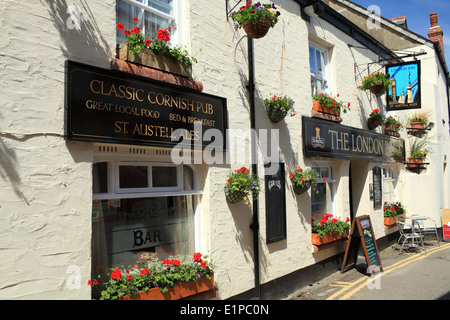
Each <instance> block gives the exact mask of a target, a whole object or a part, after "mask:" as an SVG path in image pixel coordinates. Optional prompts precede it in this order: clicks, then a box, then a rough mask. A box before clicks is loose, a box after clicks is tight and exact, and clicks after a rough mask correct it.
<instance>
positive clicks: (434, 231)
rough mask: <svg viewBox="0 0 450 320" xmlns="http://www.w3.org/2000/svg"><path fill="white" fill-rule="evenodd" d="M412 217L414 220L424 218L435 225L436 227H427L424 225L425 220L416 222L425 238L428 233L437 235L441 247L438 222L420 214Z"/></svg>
mask: <svg viewBox="0 0 450 320" xmlns="http://www.w3.org/2000/svg"><path fill="white" fill-rule="evenodd" d="M411 217H412V218H414V217H424V218H426V219H425V220H430V221H431V222H432V223H434V227H432V226H428V225H427V226H426V227H425V226H424V223H423V220H414V221H416V222H417V224H418V225H419V228H420V233H421V234H423V235H424V236H425V234H426V233H432V234H435V235H436V238H437V242H438V246H439V245H440V244H439V233H438V230H437V224H436V221H434V220H433V219H431V218H430V217H427V216H424V215H420V214H412V215H411Z"/></svg>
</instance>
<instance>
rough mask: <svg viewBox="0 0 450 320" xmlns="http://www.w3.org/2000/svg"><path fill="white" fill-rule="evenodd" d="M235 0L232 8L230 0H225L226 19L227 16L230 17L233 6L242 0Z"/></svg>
mask: <svg viewBox="0 0 450 320" xmlns="http://www.w3.org/2000/svg"><path fill="white" fill-rule="evenodd" d="M235 1H237V2H236V4H235V5H234V7H233V8H231V9H230V0H225V6H226V13H227V21H228V18H229V17H230V14H231V12H232V11H233V10H234V8H236V7H237V6H238V5H239V3H241V2H242V0H235Z"/></svg>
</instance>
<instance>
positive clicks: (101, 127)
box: [66, 61, 227, 150]
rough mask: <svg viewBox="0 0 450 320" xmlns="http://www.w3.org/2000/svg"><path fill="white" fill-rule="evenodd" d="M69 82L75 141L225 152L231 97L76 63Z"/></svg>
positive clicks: (69, 134)
mask: <svg viewBox="0 0 450 320" xmlns="http://www.w3.org/2000/svg"><path fill="white" fill-rule="evenodd" d="M66 83H67V84H66V85H67V87H66V138H67V139H69V140H79V141H93V142H109V143H119V144H132V145H148V146H163V147H174V146H180V147H183V148H192V149H204V148H205V147H214V148H215V149H216V150H224V149H225V137H226V134H225V132H226V129H227V117H226V114H227V113H226V99H225V98H221V97H217V96H213V95H210V94H205V93H202V92H198V91H194V90H190V89H187V88H184V87H180V86H174V85H170V84H167V83H163V82H159V81H155V80H152V79H148V78H143V77H138V76H134V75H131V74H128V73H123V72H118V71H112V70H106V69H101V68H97V67H92V66H88V65H84V64H80V63H76V62H72V61H67V74H66ZM210 129H211V131H210V132H209V134H208V135H207V136H208V137H213V138H212V139H209V138H208V139H206V138H205V141H204V140H203V134H204V133H205V132H207V130H210ZM205 136H206V135H205ZM210 140H212V141H213V142H211V141H210Z"/></svg>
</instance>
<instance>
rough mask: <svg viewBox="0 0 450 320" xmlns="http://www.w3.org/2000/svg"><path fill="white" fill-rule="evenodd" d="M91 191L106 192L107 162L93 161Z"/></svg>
mask: <svg viewBox="0 0 450 320" xmlns="http://www.w3.org/2000/svg"><path fill="white" fill-rule="evenodd" d="M92 179H93V192H94V193H107V192H108V164H107V163H106V162H99V163H94V166H93V167H92Z"/></svg>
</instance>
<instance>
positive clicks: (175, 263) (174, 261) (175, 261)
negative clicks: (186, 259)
mask: <svg viewBox="0 0 450 320" xmlns="http://www.w3.org/2000/svg"><path fill="white" fill-rule="evenodd" d="M173 264H174V265H176V266H179V265H181V263H180V260H173Z"/></svg>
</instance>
